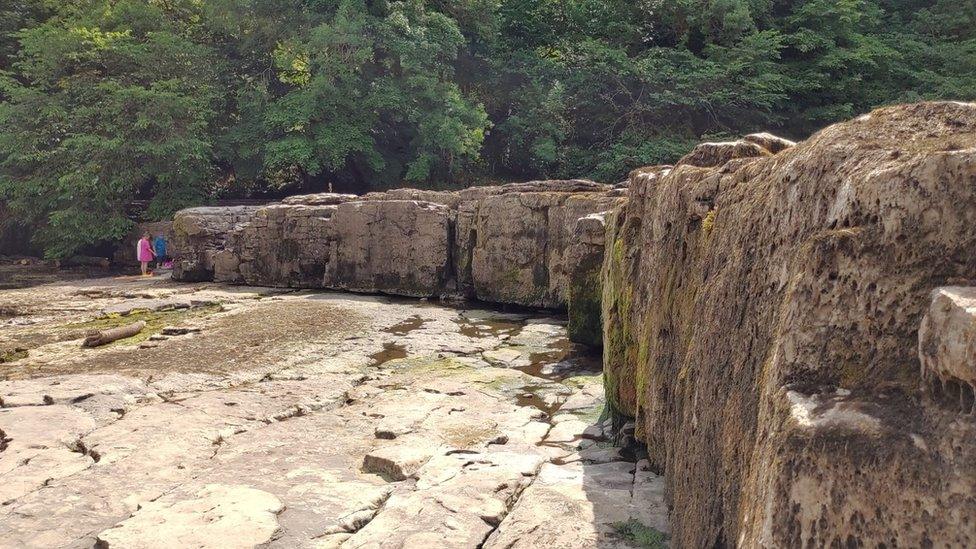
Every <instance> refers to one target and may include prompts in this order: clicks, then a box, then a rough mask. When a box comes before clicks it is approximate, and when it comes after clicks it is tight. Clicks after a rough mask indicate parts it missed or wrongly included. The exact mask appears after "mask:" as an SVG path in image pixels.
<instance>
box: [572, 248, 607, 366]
mask: <svg viewBox="0 0 976 549" xmlns="http://www.w3.org/2000/svg"><path fill="white" fill-rule="evenodd" d="M580 271H581V273H580V274H577V276H574V277H572V278H571V279H570V283H569V300H568V310H569V325H568V331H569V339H570V340H571V341H574V342H576V343H582V344H583V345H589V346H591V347H599V346H601V345H603V320H602V309H603V296H602V293H603V288H602V285H601V284H600V267H599V265H590V266H589V267H588V268H586V267H584V268H582V269H580Z"/></svg>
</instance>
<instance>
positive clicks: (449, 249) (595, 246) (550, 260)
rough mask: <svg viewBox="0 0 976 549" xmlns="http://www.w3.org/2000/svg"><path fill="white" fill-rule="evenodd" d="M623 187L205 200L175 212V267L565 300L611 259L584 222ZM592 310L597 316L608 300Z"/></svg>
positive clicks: (303, 282)
mask: <svg viewBox="0 0 976 549" xmlns="http://www.w3.org/2000/svg"><path fill="white" fill-rule="evenodd" d="M622 195H623V192H622V191H619V190H613V189H611V188H610V187H609V186H607V185H601V184H597V183H593V182H591V181H539V182H531V183H522V184H513V185H505V186H499V187H475V188H470V189H465V190H463V191H459V192H439V191H420V190H414V189H397V190H393V191H389V192H385V193H373V194H369V195H366V196H364V197H356V196H352V195H336V194H319V195H308V196H302V197H291V198H289V199H286V200H285V201H284V202H283V203H282V204H274V205H270V206H265V207H260V208H247V209H244V208H220V209H215V208H196V209H191V210H185V211H183V212H180V213H179V214H177V216H176V221H175V224H174V228H175V231H176V240H177V243H178V245H179V248H180V250H182V251H183V254H182V256H181V257H180V258H178V260H177V265H176V266H177V268H176V271H175V274H174V276H175V278H177V279H178V280H210V279H213V280H217V281H222V282H233V283H243V284H249V285H263V286H285V287H297V288H331V289H342V290H352V291H360V292H382V293H389V294H396V295H406V296H415V297H432V296H440V295H454V296H460V297H466V298H477V299H479V300H482V301H486V302H493V303H507V304H517V305H525V306H531V307H545V308H557V309H558V308H564V307H566V306H567V304H568V301H569V293H570V286H571V284H570V279H571V273H573V272H574V271H578V270H579V269H580V263H581V261H582V260H583V259H584V256H585V261H582V263H585V265H586V266H587V267H588V269H589V272H588V274H589V275H590V276H591V278H595V277H597V276H598V273H599V269H600V263H601V262H602V246H603V233H602V226H601V227H600V228H599V229H598V232H597V233H594V230H595V229H593V228H592V227H591V228H590V229H589V232H587V230H586V229H581V230H582V231H583V232H579V231H578V230H577V222H578V221H579V220H580V218H583V217H586V216H588V215H590V214H594V213H598V212H602V211H607V210H610V209H612V208H614V207H615V206H616V205H618V204H619V203H620V202H621V200H622V198H621V196H622ZM584 225H585V223H584ZM581 238H582V239H583V240H580V239H581ZM577 302H578V303H581V304H582V303H583V300H582V299H580V300H578V301H577ZM584 309H585V312H586V314H589V315H590V318H588V319H587V320H586V322H588V323H589V324H591V325H593V324H598V323H599V307H598V305H597V306H593V304H592V303H590V304H587V305H586V307H585V308H584V307H582V306H581V308H580V310H581V311H583V310H584ZM594 331H595V330H594Z"/></svg>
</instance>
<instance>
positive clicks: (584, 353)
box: [515, 338, 603, 382]
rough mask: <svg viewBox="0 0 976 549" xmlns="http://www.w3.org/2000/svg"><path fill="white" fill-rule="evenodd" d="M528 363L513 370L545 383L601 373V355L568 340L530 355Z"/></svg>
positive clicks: (555, 343) (562, 339)
mask: <svg viewBox="0 0 976 549" xmlns="http://www.w3.org/2000/svg"><path fill="white" fill-rule="evenodd" d="M529 362H530V364H529V365H527V366H519V367H517V368H515V369H516V370H519V371H521V372H523V373H525V374H528V375H530V376H532V377H537V378H540V379H544V380H546V381H555V382H561V381H563V380H564V379H566V378H570V377H575V376H580V375H595V374H599V373H601V372H602V371H603V357H602V355H600V354H598V353H596V352H594V351H593V350H591V349H587V348H585V347H583V346H580V345H576V344H574V343H572V342H570V341H569V338H559V339H558V340H557V341H556V342H554V344H553V345H552V346H551V349H550V350H548V351H541V352H535V353H530V354H529Z"/></svg>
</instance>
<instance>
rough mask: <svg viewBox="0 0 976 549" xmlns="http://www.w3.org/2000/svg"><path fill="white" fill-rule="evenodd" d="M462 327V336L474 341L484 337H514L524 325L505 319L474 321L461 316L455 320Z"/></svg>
mask: <svg viewBox="0 0 976 549" xmlns="http://www.w3.org/2000/svg"><path fill="white" fill-rule="evenodd" d="M454 322H456V323H457V325H458V326H459V327H460V332H461V335H463V336H467V337H470V338H473V339H478V338H482V337H500V336H508V337H513V336H515V335H518V333H519V332H521V331H522V326H523V323H522V322H519V321H516V320H507V319H503V318H482V319H472V318H469V317H467V316H464V315H460V316H458V317H457V318H455V319H454Z"/></svg>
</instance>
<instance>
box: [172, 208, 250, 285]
mask: <svg viewBox="0 0 976 549" xmlns="http://www.w3.org/2000/svg"><path fill="white" fill-rule="evenodd" d="M256 210H257V208H256V207H254V206H233V207H226V208H191V209H189V210H183V211H182V212H180V214H178V215H177V216H176V217H175V218H174V219H173V246H174V249H175V251H176V253H177V255H175V256H174V257H175V258H176V260H175V261H174V263H173V277H174V278H175V279H177V280H184V281H187V282H201V281H207V280H213V279H214V270H215V262H216V261H217V257H218V255H220V252H222V251H224V250H225V249H226V245H227V237H228V235H229V234H230V233H231V231H233V230H234V229H235V228H236V227H237V226H238V225H239V224H240V223H243V222H244V221H246V220H247V219H249V218H250V217H251V215H252V214H253V213H254V212H255V211H256Z"/></svg>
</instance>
